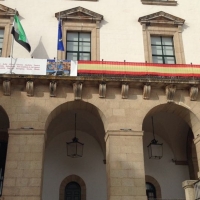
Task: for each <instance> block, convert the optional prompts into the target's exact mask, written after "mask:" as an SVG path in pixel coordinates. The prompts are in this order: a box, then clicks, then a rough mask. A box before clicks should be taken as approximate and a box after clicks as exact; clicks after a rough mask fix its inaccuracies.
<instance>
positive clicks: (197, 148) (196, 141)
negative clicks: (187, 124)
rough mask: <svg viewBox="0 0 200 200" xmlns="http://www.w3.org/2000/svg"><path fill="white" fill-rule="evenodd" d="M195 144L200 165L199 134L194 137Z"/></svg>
mask: <svg viewBox="0 0 200 200" xmlns="http://www.w3.org/2000/svg"><path fill="white" fill-rule="evenodd" d="M194 144H195V146H196V152H197V162H198V167H199V166H200V136H199V135H198V136H197V137H196V138H195V139H194ZM197 177H198V178H200V172H199V169H198V174H197Z"/></svg>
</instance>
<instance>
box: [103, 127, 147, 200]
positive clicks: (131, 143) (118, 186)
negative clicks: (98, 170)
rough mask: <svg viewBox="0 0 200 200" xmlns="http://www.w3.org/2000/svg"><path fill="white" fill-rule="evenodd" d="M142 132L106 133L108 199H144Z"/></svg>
mask: <svg viewBox="0 0 200 200" xmlns="http://www.w3.org/2000/svg"><path fill="white" fill-rule="evenodd" d="M142 136H143V132H136V131H108V132H107V134H106V137H105V140H106V170H107V180H108V181H107V187H108V200H133V199H134V200H135V199H136V200H137V199H138V200H146V199H147V198H146V187H145V172H144V155H143V138H142Z"/></svg>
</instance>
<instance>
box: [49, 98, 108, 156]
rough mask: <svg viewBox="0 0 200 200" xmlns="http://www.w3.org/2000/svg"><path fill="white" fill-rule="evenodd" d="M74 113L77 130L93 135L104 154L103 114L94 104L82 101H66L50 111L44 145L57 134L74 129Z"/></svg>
mask: <svg viewBox="0 0 200 200" xmlns="http://www.w3.org/2000/svg"><path fill="white" fill-rule="evenodd" d="M75 113H76V114H77V117H76V119H77V126H76V130H77V132H78V131H80V132H85V133H88V134H90V135H91V136H93V137H94V138H95V139H96V140H97V142H98V143H99V145H100V147H101V149H102V151H103V154H104V156H105V152H106V147H105V140H104V136H105V123H104V122H105V121H106V120H105V116H104V114H103V113H102V112H101V111H100V110H99V109H98V108H97V107H96V106H94V105H92V104H90V103H87V102H84V101H71V102H66V103H64V104H61V105H60V106H58V107H56V108H55V109H54V110H53V111H52V112H51V113H50V115H49V116H48V118H47V121H46V124H45V127H46V133H47V137H46V146H48V144H49V142H50V141H51V140H52V139H53V138H54V137H56V135H57V134H59V133H62V132H70V131H73V130H74V115H75ZM80 121H81V123H80ZM66 122H68V123H66ZM58 124H59V126H58Z"/></svg>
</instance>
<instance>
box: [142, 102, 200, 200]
mask: <svg viewBox="0 0 200 200" xmlns="http://www.w3.org/2000/svg"><path fill="white" fill-rule="evenodd" d="M152 116H153V119H154V120H153V122H154V123H153V126H154V133H155V137H156V140H158V141H159V142H160V143H163V157H162V158H161V159H160V160H155V159H149V157H148V152H147V146H148V144H149V143H150V142H151V140H152V139H153V135H152V128H153V127H152V121H151V117H152ZM197 126H199V120H198V118H197V117H196V116H195V115H194V114H193V113H192V112H191V111H190V110H188V109H187V108H184V107H182V106H179V105H176V104H173V103H168V104H162V105H159V106H156V107H154V108H153V109H151V110H150V111H149V112H148V113H147V115H146V116H145V118H144V121H143V130H144V159H145V172H146V174H148V175H150V176H152V177H155V178H156V179H157V180H158V181H159V183H160V185H161V189H162V194H161V195H162V198H165V199H166V198H184V190H183V188H182V186H181V184H182V182H183V181H185V180H189V179H191V178H194V176H193V175H192V173H193V174H197V168H198V167H197V162H195V161H194V159H196V158H194V159H193V160H191V159H189V156H190V155H191V153H190V154H189V153H188V152H192V153H193V156H195V155H196V154H195V152H194V145H192V144H191V143H192V140H193V135H196V134H197V133H196V131H195V130H197V129H196V127H197ZM192 131H193V132H192ZM191 135H192V139H191ZM189 137H190V138H189ZM191 162H192V163H191ZM194 171H195V172H194ZM169 191H171V192H170V193H169Z"/></svg>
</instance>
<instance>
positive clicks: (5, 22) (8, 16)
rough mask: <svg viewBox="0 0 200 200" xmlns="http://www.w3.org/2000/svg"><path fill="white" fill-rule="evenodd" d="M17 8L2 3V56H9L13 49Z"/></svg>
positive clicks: (0, 23) (0, 40) (0, 17)
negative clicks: (12, 32)
mask: <svg viewBox="0 0 200 200" xmlns="http://www.w3.org/2000/svg"><path fill="white" fill-rule="evenodd" d="M14 15H15V10H13V9H11V8H8V7H6V6H4V5H1V4H0V57H8V56H9V55H10V49H11V41H12V36H11V34H10V33H11V28H12V23H13V16H14Z"/></svg>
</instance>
